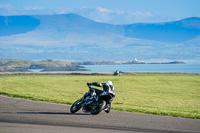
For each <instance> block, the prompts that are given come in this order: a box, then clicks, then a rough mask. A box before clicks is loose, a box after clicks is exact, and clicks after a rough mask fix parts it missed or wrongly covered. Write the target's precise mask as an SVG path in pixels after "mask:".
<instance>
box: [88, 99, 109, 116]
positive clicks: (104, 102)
mask: <svg viewBox="0 0 200 133" xmlns="http://www.w3.org/2000/svg"><path fill="white" fill-rule="evenodd" d="M105 106H106V101H104V100H101V101H100V103H99V106H97V107H96V108H95V109H94V110H91V111H90V113H91V114H92V115H97V114H99V113H100V112H101V111H102V110H103V109H104V108H105Z"/></svg>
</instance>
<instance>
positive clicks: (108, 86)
mask: <svg viewBox="0 0 200 133" xmlns="http://www.w3.org/2000/svg"><path fill="white" fill-rule="evenodd" d="M87 85H88V87H89V88H90V92H91V94H92V97H94V98H96V95H97V96H98V95H100V94H101V93H103V92H104V91H105V92H108V93H111V94H112V95H113V97H112V98H111V99H110V100H109V101H108V102H107V108H106V109H105V111H106V112H107V113H109V112H110V108H111V102H112V100H113V98H114V97H115V87H114V86H113V83H112V81H106V82H105V83H98V82H92V83H87ZM91 86H97V87H102V88H103V91H102V90H99V89H96V88H91Z"/></svg>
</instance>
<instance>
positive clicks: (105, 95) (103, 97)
mask: <svg viewBox="0 0 200 133" xmlns="http://www.w3.org/2000/svg"><path fill="white" fill-rule="evenodd" d="M89 88H90V87H89ZM91 90H96V91H95V92H96V95H93V92H92V91H91ZM113 98H114V95H113V94H112V93H109V92H105V91H102V90H97V89H95V88H90V90H89V91H88V92H86V93H85V94H84V96H83V97H82V98H80V99H78V100H77V101H76V102H74V104H73V105H72V106H71V108H70V112H71V113H76V112H77V111H79V110H80V109H81V108H82V111H83V112H85V113H87V112H89V113H91V114H92V115H97V114H99V113H100V112H101V111H102V110H104V111H105V112H106V113H109V112H110V104H109V101H110V100H112V99H113Z"/></svg>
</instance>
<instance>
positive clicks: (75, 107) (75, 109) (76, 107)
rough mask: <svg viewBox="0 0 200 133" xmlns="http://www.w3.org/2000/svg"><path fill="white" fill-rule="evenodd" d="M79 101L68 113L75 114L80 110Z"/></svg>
mask: <svg viewBox="0 0 200 133" xmlns="http://www.w3.org/2000/svg"><path fill="white" fill-rule="evenodd" d="M81 100H82V99H79V100H77V101H76V102H75V103H74V104H73V105H72V106H71V108H70V112H71V113H76V112H77V111H79V110H80V109H81Z"/></svg>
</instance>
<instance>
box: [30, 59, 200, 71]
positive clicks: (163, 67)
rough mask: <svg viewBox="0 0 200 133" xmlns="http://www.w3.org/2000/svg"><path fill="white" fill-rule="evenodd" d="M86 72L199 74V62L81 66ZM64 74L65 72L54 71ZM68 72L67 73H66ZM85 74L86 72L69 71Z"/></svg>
mask: <svg viewBox="0 0 200 133" xmlns="http://www.w3.org/2000/svg"><path fill="white" fill-rule="evenodd" d="M82 66H84V67H85V69H87V70H88V71H87V72H116V71H121V72H160V73H200V61H195V62H194V61H193V62H191V61H190V62H185V64H121V65H82ZM42 70H43V69H29V72H42ZM54 72H66V71H54ZM68 72H69V71H68ZM71 72H86V71H71Z"/></svg>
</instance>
